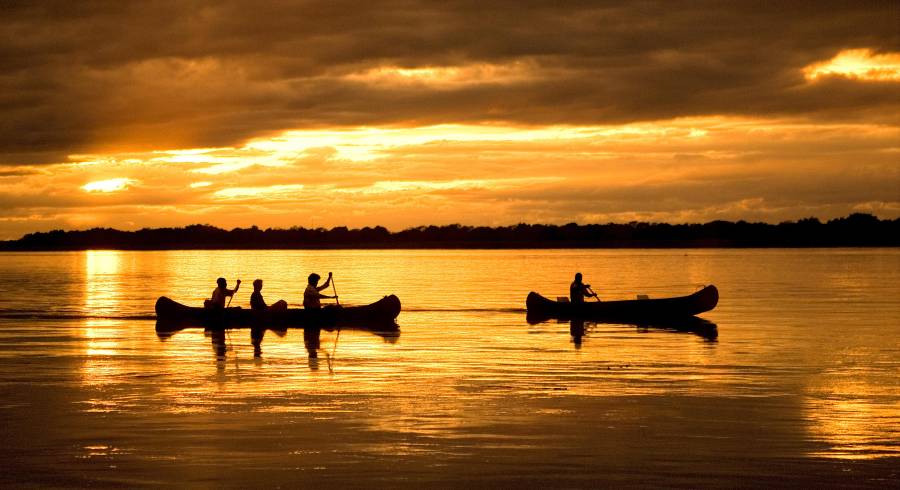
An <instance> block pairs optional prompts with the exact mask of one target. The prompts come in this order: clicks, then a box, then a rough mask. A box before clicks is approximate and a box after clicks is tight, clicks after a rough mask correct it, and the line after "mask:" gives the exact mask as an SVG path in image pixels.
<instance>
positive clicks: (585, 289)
mask: <svg viewBox="0 0 900 490" xmlns="http://www.w3.org/2000/svg"><path fill="white" fill-rule="evenodd" d="M591 297H593V298H597V301H600V297H599V296H597V293H595V292H594V291H592V290H591V285H590V284H585V283H583V282H581V273H580V272H576V273H575V280H574V281H572V284H571V285H570V286H569V301H571V302H572V303H576V304H581V303H584V298H591Z"/></svg>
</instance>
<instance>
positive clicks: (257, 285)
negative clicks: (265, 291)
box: [253, 279, 262, 291]
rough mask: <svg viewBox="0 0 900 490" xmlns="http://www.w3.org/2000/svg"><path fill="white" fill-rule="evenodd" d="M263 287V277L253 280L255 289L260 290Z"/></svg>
mask: <svg viewBox="0 0 900 490" xmlns="http://www.w3.org/2000/svg"><path fill="white" fill-rule="evenodd" d="M261 289H262V279H257V280H255V281H253V290H254V291H259V290H261Z"/></svg>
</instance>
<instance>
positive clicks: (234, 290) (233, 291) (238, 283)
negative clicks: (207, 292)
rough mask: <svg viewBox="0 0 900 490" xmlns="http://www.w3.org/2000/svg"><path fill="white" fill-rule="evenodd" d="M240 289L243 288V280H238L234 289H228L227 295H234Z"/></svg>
mask: <svg viewBox="0 0 900 490" xmlns="http://www.w3.org/2000/svg"><path fill="white" fill-rule="evenodd" d="M238 289H241V280H240V279H238V280H237V284H235V286H234V289H226V290H225V296H234V293H236V292H238Z"/></svg>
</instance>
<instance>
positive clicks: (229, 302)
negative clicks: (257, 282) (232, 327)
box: [225, 279, 241, 308]
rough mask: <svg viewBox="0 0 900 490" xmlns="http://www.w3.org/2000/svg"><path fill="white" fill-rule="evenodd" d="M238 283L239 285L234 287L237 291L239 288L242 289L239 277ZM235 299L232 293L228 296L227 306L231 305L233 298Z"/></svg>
mask: <svg viewBox="0 0 900 490" xmlns="http://www.w3.org/2000/svg"><path fill="white" fill-rule="evenodd" d="M236 284H237V285H236V286H235V287H234V292H235V293H236V292H238V289H241V280H240V279H238V280H237V283H236ZM233 299H234V294H232V295H231V296H229V297H228V304H227V305H225V308H228V307H229V306H231V300H233Z"/></svg>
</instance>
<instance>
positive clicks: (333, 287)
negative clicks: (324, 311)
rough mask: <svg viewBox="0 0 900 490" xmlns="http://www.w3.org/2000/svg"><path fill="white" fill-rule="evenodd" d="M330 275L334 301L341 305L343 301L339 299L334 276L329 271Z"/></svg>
mask: <svg viewBox="0 0 900 490" xmlns="http://www.w3.org/2000/svg"><path fill="white" fill-rule="evenodd" d="M328 277H329V278H331V290H332V291H334V302H335V304H337V305H338V306H340V305H341V302H340V301H339V300H338V295H337V287H335V285H334V276H333V275H332V274H331V273H330V272H329V273H328Z"/></svg>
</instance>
